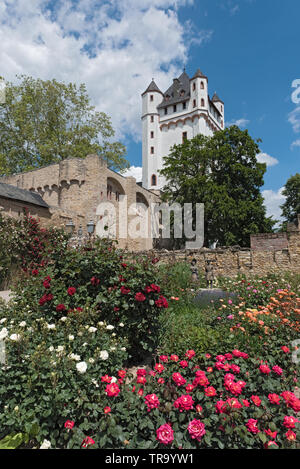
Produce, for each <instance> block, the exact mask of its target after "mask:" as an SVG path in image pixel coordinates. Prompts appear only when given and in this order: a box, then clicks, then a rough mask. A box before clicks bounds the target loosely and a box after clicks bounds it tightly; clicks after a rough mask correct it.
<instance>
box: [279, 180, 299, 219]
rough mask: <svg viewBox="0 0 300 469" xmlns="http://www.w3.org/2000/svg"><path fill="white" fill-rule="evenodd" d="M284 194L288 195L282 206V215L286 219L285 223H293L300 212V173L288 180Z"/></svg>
mask: <svg viewBox="0 0 300 469" xmlns="http://www.w3.org/2000/svg"><path fill="white" fill-rule="evenodd" d="M282 195H284V196H285V197H286V200H285V202H284V204H283V205H281V206H280V208H281V210H282V217H283V218H284V219H285V222H284V223H283V225H286V223H292V222H293V221H294V220H295V219H296V218H297V214H298V213H300V173H296V174H295V175H294V176H291V177H290V178H289V179H288V180H287V182H286V184H285V186H284V189H283V191H282Z"/></svg>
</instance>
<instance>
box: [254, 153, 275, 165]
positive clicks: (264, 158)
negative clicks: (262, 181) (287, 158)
mask: <svg viewBox="0 0 300 469" xmlns="http://www.w3.org/2000/svg"><path fill="white" fill-rule="evenodd" d="M256 158H257V161H258V162H259V163H266V165H267V166H275V165H276V164H278V163H279V161H278V160H276V158H273V156H270V155H268V154H267V153H259V154H258V155H257V156H256Z"/></svg>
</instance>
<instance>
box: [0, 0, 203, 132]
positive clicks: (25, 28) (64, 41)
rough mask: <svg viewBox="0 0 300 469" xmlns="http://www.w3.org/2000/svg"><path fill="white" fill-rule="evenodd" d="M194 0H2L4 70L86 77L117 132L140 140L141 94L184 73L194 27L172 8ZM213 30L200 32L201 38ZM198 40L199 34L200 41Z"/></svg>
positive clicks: (0, 35) (95, 99)
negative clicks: (153, 79) (152, 85)
mask: <svg viewBox="0 0 300 469" xmlns="http://www.w3.org/2000/svg"><path fill="white" fill-rule="evenodd" d="M192 3H193V0H103V1H101V2H99V1H98V0H80V1H79V2H76V3H75V2H74V1H73V0H64V1H63V2H62V1H60V0H51V1H50V0H49V1H46V0H5V2H4V3H3V1H2V2H0V5H1V7H0V43H1V49H0V63H1V75H3V76H4V77H5V79H7V80H9V81H11V80H14V79H15V75H16V74H17V73H18V74H20V73H24V74H26V75H31V76H34V77H40V78H42V79H52V78H54V77H55V78H56V79H57V80H58V81H64V82H71V81H72V82H76V83H78V84H79V83H82V82H84V83H86V84H87V90H88V93H89V95H90V96H91V98H92V102H93V104H94V105H95V106H96V108H97V110H100V111H104V112H106V113H107V114H108V115H110V116H111V118H112V123H113V126H114V128H115V129H116V130H117V136H118V138H120V137H124V135H126V134H129V135H131V136H133V137H134V138H135V139H136V140H137V141H139V140H140V139H141V121H140V113H141V93H142V92H143V91H144V90H145V89H146V87H147V86H148V84H149V83H150V81H151V79H152V77H154V78H155V80H156V83H157V85H158V86H159V87H160V88H161V89H162V90H163V91H164V90H165V89H167V87H168V86H169V85H170V82H172V78H173V77H175V76H178V74H179V73H181V71H182V66H183V64H185V63H186V61H187V54H188V47H189V45H190V44H191V43H192V41H193V39H194V36H195V32H194V31H192V29H193V28H191V25H190V24H189V23H182V22H180V21H179V18H178V15H177V9H178V8H180V7H182V6H185V5H189V4H192ZM210 37H211V32H207V31H197V38H198V41H199V42H200V43H203V42H204V41H206V40H209V38H210ZM199 38H200V39H199Z"/></svg>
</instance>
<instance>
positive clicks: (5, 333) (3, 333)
mask: <svg viewBox="0 0 300 469" xmlns="http://www.w3.org/2000/svg"><path fill="white" fill-rule="evenodd" d="M7 336H8V330H7V329H6V327H4V328H3V329H2V330H1V331H0V340H3V339H5V338H6V337H7Z"/></svg>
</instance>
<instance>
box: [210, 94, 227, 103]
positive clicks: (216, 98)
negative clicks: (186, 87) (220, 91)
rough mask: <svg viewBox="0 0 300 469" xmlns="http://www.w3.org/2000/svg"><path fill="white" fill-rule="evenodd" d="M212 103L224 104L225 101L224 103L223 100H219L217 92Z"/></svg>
mask: <svg viewBox="0 0 300 469" xmlns="http://www.w3.org/2000/svg"><path fill="white" fill-rule="evenodd" d="M212 102H213V103H222V104H224V103H223V101H222V99H220V98H219V96H218V95H217V93H216V92H215V93H214V95H213V97H212Z"/></svg>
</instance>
